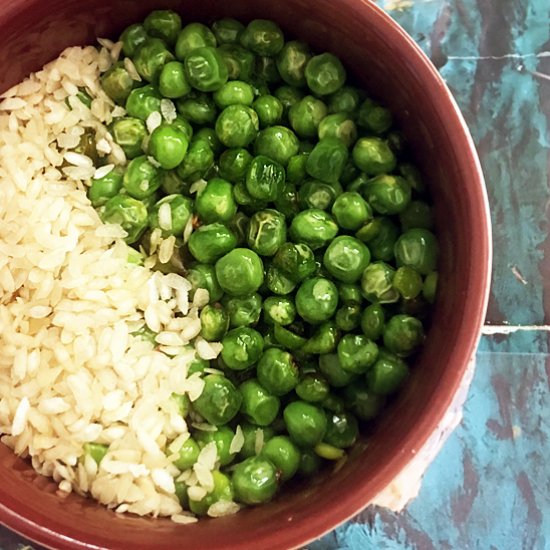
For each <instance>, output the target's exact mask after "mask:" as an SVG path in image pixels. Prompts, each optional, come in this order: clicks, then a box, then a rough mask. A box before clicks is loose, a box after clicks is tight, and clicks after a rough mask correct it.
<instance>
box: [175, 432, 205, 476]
mask: <svg viewBox="0 0 550 550" xmlns="http://www.w3.org/2000/svg"><path fill="white" fill-rule="evenodd" d="M200 452H201V450H200V447H199V445H198V443H197V442H196V441H195V440H194V439H193V438H192V437H190V438H189V439H186V440H185V441H184V442H183V443H182V445H181V447H180V448H179V450H178V451H177V453H178V458H177V459H176V460H174V466H175V467H176V468H178V469H180V470H181V471H182V472H183V471H185V470H189V468H192V467H193V465H194V464H195V462H197V458H199V454H200Z"/></svg>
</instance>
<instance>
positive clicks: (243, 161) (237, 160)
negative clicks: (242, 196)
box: [218, 147, 252, 183]
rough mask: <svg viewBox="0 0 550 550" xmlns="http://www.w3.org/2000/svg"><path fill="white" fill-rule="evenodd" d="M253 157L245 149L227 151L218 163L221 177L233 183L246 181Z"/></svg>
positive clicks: (238, 148)
mask: <svg viewBox="0 0 550 550" xmlns="http://www.w3.org/2000/svg"><path fill="white" fill-rule="evenodd" d="M251 161H252V155H251V154H250V153H249V152H248V151H247V150H246V149H244V148H242V147H237V148H235V149H226V150H225V151H224V152H223V153H222V155H221V156H220V160H219V162H218V165H219V170H220V176H221V177H222V178H224V179H226V180H228V181H230V182H232V183H237V182H238V181H241V180H243V179H244V177H245V175H246V170H247V168H248V166H249V164H250V163H251Z"/></svg>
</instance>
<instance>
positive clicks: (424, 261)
mask: <svg viewBox="0 0 550 550" xmlns="http://www.w3.org/2000/svg"><path fill="white" fill-rule="evenodd" d="M394 251H395V259H396V261H397V265H398V266H399V267H401V266H405V265H406V266H409V267H412V268H414V269H416V271H418V272H419V273H420V274H421V275H428V274H429V273H431V272H432V271H434V270H435V268H436V267H437V254H438V246H437V239H436V237H435V235H434V234H433V233H432V232H431V231H428V230H427V229H409V230H408V231H406V232H405V233H403V234H402V235H401V237H399V239H398V240H397V242H396V243H395V249H394Z"/></svg>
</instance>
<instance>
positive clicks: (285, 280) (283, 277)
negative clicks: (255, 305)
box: [265, 265, 296, 296]
mask: <svg viewBox="0 0 550 550" xmlns="http://www.w3.org/2000/svg"><path fill="white" fill-rule="evenodd" d="M265 284H266V287H267V289H268V290H269V291H271V292H272V293H273V294H277V295H279V296H286V295H287V294H290V293H291V292H292V291H293V290H294V289H295V288H296V283H295V282H294V280H293V279H292V278H291V277H289V276H288V275H287V274H286V273H285V272H284V271H282V270H280V269H278V268H277V267H275V266H274V265H270V266H269V267H268V269H267V273H266V276H265Z"/></svg>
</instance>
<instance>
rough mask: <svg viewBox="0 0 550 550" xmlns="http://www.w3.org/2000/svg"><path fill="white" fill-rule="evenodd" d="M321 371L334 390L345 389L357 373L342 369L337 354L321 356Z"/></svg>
mask: <svg viewBox="0 0 550 550" xmlns="http://www.w3.org/2000/svg"><path fill="white" fill-rule="evenodd" d="M319 370H320V371H321V373H322V374H323V376H324V377H325V378H326V379H327V380H328V383H329V384H330V385H331V386H333V387H334V388H343V387H345V386H347V385H348V384H349V383H350V382H352V380H354V379H355V377H356V375H355V373H353V372H351V371H347V370H344V369H343V368H342V366H341V365H340V360H339V359H338V354H337V353H326V354H323V355H320V356H319Z"/></svg>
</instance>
